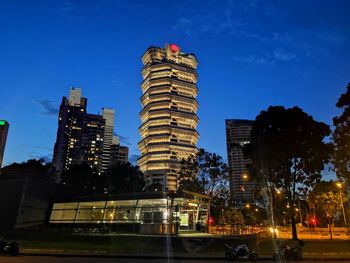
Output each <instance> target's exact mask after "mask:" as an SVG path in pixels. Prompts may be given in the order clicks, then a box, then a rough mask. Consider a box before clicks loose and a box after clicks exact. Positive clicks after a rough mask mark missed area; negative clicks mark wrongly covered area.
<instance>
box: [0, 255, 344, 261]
mask: <svg viewBox="0 0 350 263" xmlns="http://www.w3.org/2000/svg"><path fill="white" fill-rule="evenodd" d="M0 262H1V263H109V262H122V263H141V262H145V263H199V262H210V263H216V262H220V263H222V262H228V261H225V260H203V259H201V260H199V259H188V260H187V259H185V260H183V259H181V260H172V259H170V260H168V259H132V258H90V257H47V256H19V257H9V256H0ZM240 262H245V263H249V262H250V261H240ZM258 262H259V263H264V262H274V261H272V260H270V261H268V260H260V261H258ZM315 262H329V263H336V262H338V263H339V262H341V261H327V260H325V261H308V260H303V261H302V263H315ZM342 262H346V261H342Z"/></svg>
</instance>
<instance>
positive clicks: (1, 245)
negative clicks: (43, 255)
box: [0, 240, 19, 256]
mask: <svg viewBox="0 0 350 263" xmlns="http://www.w3.org/2000/svg"><path fill="white" fill-rule="evenodd" d="M0 254H8V255H11V256H18V255H19V247H18V243H17V242H15V241H9V242H7V241H5V240H2V241H0Z"/></svg>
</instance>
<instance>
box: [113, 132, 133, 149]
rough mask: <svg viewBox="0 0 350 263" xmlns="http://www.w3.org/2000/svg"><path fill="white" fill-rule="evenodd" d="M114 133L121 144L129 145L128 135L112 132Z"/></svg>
mask: <svg viewBox="0 0 350 263" xmlns="http://www.w3.org/2000/svg"><path fill="white" fill-rule="evenodd" d="M114 135H115V136H118V137H119V141H120V142H121V143H122V144H125V145H128V146H131V143H130V138H129V137H127V136H123V135H120V134H117V133H114Z"/></svg>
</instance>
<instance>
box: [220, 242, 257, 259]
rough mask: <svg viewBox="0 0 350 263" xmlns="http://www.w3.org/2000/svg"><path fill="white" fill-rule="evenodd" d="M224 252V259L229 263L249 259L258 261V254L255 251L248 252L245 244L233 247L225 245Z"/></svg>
mask: <svg viewBox="0 0 350 263" xmlns="http://www.w3.org/2000/svg"><path fill="white" fill-rule="evenodd" d="M225 251H226V252H225V258H226V259H227V260H230V261H232V260H236V259H249V260H252V261H256V260H258V259H259V256H258V254H257V253H256V252H255V251H252V250H250V249H249V248H248V246H247V245H246V244H242V245H239V246H235V247H234V246H230V245H228V244H225Z"/></svg>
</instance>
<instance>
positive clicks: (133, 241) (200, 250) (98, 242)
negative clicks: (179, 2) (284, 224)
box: [7, 233, 350, 255]
mask: <svg viewBox="0 0 350 263" xmlns="http://www.w3.org/2000/svg"><path fill="white" fill-rule="evenodd" d="M7 239H11V240H16V241H17V242H18V243H19V244H20V248H22V249H32V250H38V251H39V250H42V251H48V252H50V251H51V252H70V253H74V252H85V253H86V252H91V253H103V254H128V255H130V254H132V255H141V254H144V255H147V254H152V253H153V254H158V255H162V254H166V253H167V248H168V247H170V248H171V251H172V252H173V253H181V254H187V253H190V254H198V255H203V254H207V255H220V254H221V253H224V244H225V243H228V244H234V243H236V244H237V242H238V243H242V240H239V239H237V238H227V237H225V238H223V237H215V238H200V237H171V238H167V237H166V236H138V235H107V234H106V235H77V234H61V233H21V234H18V233H17V234H14V235H10V236H8V237H7ZM243 242H244V241H243ZM253 249H254V250H256V251H257V252H258V253H259V254H265V255H268V254H271V255H272V252H273V251H274V249H273V243H272V240H265V241H263V242H261V243H260V244H259V246H257V247H255V246H253ZM303 250H304V252H305V253H315V252H333V253H338V252H350V241H342V240H333V241H329V240H325V241H306V245H305V247H304V249H303Z"/></svg>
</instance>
